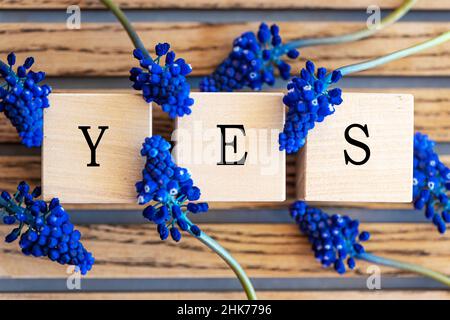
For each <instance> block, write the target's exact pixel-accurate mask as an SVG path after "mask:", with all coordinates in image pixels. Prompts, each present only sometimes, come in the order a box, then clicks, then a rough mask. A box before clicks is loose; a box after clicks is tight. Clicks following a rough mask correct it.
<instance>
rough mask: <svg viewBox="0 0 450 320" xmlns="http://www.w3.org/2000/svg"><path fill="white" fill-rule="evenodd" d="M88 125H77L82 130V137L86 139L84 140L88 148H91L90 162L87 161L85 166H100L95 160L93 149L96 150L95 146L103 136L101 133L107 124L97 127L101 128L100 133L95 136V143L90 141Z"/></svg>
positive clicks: (106, 127)
mask: <svg viewBox="0 0 450 320" xmlns="http://www.w3.org/2000/svg"><path fill="white" fill-rule="evenodd" d="M90 128H91V127H90V126H79V127H78V129H80V130H81V131H82V132H83V135H84V138H85V139H86V142H87V144H88V146H89V149H91V163H88V164H87V166H88V167H100V164H98V163H97V162H96V161H95V156H96V154H95V151H96V150H97V146H98V144H99V143H100V140H101V139H102V137H103V134H104V133H105V130H106V129H108V128H109V127H108V126H99V127H98V128H99V129H100V130H101V131H100V135H99V136H98V138H97V142H96V143H95V145H94V144H93V143H92V139H91V136H90V135H89V132H88V130H89V129H90Z"/></svg>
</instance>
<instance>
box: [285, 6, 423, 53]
mask: <svg viewBox="0 0 450 320" xmlns="http://www.w3.org/2000/svg"><path fill="white" fill-rule="evenodd" d="M416 2H417V0H405V1H403V4H402V5H401V6H399V7H398V8H397V9H395V10H394V11H392V12H391V13H390V14H389V15H387V16H386V17H384V18H383V19H382V20H381V21H380V23H379V24H378V25H377V26H375V27H373V28H367V27H366V28H364V29H361V30H359V31H357V32H353V33H349V34H344V35H339V36H334V37H324V38H307V39H297V40H293V41H291V42H288V43H286V44H285V45H284V46H283V48H284V49H285V50H290V49H294V48H297V49H298V48H304V47H311V46H316V45H331V44H337V43H344V42H351V41H357V40H361V39H363V38H367V37H369V36H371V35H373V34H375V33H376V32H378V31H379V30H381V29H383V28H385V27H387V26H389V25H391V24H393V23H394V22H396V21H397V20H399V19H400V18H402V17H403V16H404V15H405V14H406V13H407V12H408V11H409V10H410V9H411V7H412V6H413V5H414V4H415V3H416Z"/></svg>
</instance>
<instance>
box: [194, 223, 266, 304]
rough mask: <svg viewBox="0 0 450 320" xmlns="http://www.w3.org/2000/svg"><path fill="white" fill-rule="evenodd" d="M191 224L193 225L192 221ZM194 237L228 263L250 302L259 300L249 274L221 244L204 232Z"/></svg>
mask: <svg viewBox="0 0 450 320" xmlns="http://www.w3.org/2000/svg"><path fill="white" fill-rule="evenodd" d="M189 224H190V225H192V223H191V222H190V221H189ZM191 234H192V233H191ZM192 235H193V236H194V237H195V238H197V239H198V240H200V242H202V243H203V244H204V245H206V246H207V247H208V248H210V249H211V250H212V251H214V252H215V253H217V254H218V255H219V257H221V258H222V259H223V260H224V261H225V262H226V264H227V265H228V266H229V267H230V268H231V269H232V270H233V272H234V273H235V274H236V276H237V277H238V279H239V281H240V283H241V285H242V288H243V289H244V291H245V294H246V295H247V298H248V300H257V299H258V298H257V297H256V292H255V289H254V288H253V285H252V283H251V281H250V279H249V278H248V276H247V274H246V273H245V271H244V269H242V267H241V265H240V264H239V263H238V262H237V261H236V260H235V259H234V258H233V257H232V256H231V254H230V253H229V252H228V251H227V250H225V249H224V248H223V247H222V246H221V245H220V244H218V243H217V242H216V241H215V240H214V239H212V238H211V237H209V236H208V235H207V234H206V233H204V232H203V231H202V232H201V234H200V236H196V235H194V234H192Z"/></svg>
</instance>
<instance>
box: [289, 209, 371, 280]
mask: <svg viewBox="0 0 450 320" xmlns="http://www.w3.org/2000/svg"><path fill="white" fill-rule="evenodd" d="M289 211H290V214H291V216H292V218H293V219H294V220H295V221H296V222H297V224H298V225H299V228H300V231H301V232H302V233H304V234H305V235H306V236H308V240H309V242H310V243H311V245H312V249H313V251H314V254H315V257H316V259H318V260H319V261H320V262H321V264H322V265H323V266H324V267H329V266H331V265H333V266H334V269H335V270H336V271H337V272H338V273H340V274H343V273H345V271H346V265H347V267H348V268H349V269H354V268H355V265H356V262H355V259H357V258H358V256H359V255H360V254H363V253H364V252H365V250H364V247H363V245H362V244H361V242H364V241H367V240H369V238H370V233H369V232H366V231H364V232H361V233H360V232H359V221H358V220H353V219H351V218H350V217H348V216H341V215H338V214H334V215H329V214H327V213H325V212H323V211H322V210H321V209H318V208H313V207H310V206H308V205H307V204H306V203H305V202H303V201H297V202H295V203H293V204H292V205H291V207H290V208H289Z"/></svg>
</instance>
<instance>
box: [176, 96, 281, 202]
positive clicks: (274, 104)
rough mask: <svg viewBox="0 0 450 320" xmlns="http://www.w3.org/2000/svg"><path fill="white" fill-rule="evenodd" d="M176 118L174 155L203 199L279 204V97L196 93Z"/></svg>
mask: <svg viewBox="0 0 450 320" xmlns="http://www.w3.org/2000/svg"><path fill="white" fill-rule="evenodd" d="M192 96H193V98H194V100H195V105H194V106H193V107H192V114H191V115H190V116H189V117H183V118H180V119H178V120H177V126H176V128H177V129H176V132H175V134H174V140H175V141H176V146H175V150H174V156H175V158H176V160H177V163H178V165H180V166H182V167H186V168H188V169H189V171H190V172H191V174H192V178H193V180H194V181H195V184H196V185H197V186H198V187H199V188H200V189H201V191H202V197H201V199H202V200H205V201H283V200H284V199H285V196H286V173H285V172H286V163H285V153H284V152H280V151H279V150H278V135H279V133H280V131H281V130H282V128H283V123H284V114H285V107H284V105H283V102H282V97H283V94H282V93H194V94H192Z"/></svg>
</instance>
